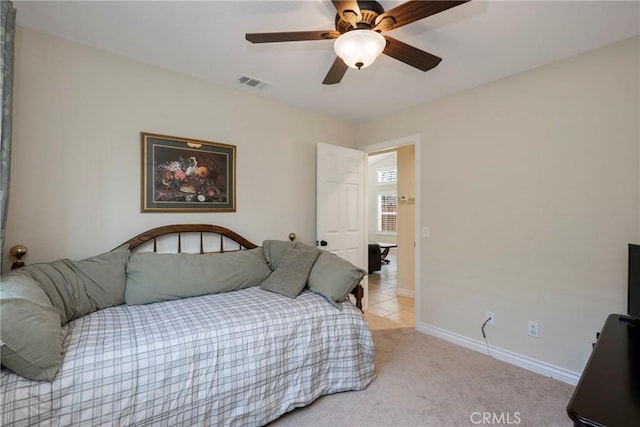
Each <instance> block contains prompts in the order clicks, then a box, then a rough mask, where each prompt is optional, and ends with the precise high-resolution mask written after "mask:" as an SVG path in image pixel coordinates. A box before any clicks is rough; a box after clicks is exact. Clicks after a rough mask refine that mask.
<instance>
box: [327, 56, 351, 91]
mask: <svg viewBox="0 0 640 427" xmlns="http://www.w3.org/2000/svg"><path fill="white" fill-rule="evenodd" d="M348 68H349V67H348V66H347V64H345V63H344V61H343V60H342V59H340V58H339V57H336V60H335V61H333V65H332V66H331V68H330V69H329V72H328V73H327V75H326V76H325V78H324V80H323V81H322V84H323V85H334V84H336V83H340V80H342V77H343V76H344V74H345V73H346V72H347V69H348Z"/></svg>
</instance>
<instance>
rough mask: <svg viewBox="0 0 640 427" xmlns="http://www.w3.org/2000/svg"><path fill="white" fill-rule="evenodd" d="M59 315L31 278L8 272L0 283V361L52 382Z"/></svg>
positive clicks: (56, 361)
mask: <svg viewBox="0 0 640 427" xmlns="http://www.w3.org/2000/svg"><path fill="white" fill-rule="evenodd" d="M63 339H64V335H63V333H62V327H61V325H60V315H59V313H58V311H57V310H56V309H55V308H54V307H53V305H52V304H51V300H50V299H49V297H48V296H47V294H46V293H45V292H44V291H43V290H42V288H40V286H38V284H37V283H36V282H35V281H34V280H33V279H31V278H29V277H27V276H25V275H21V274H16V273H9V274H5V275H3V277H2V282H1V283H0V340H2V342H3V344H4V345H3V346H2V348H0V360H1V361H2V365H3V366H4V367H6V368H7V369H10V370H12V371H13V372H15V373H16V374H18V375H22V376H23V377H26V378H30V379H33V380H47V381H53V378H54V377H55V376H56V373H57V372H58V370H59V369H60V366H61V365H62V340H63Z"/></svg>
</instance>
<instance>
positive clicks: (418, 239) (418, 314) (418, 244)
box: [358, 134, 422, 328]
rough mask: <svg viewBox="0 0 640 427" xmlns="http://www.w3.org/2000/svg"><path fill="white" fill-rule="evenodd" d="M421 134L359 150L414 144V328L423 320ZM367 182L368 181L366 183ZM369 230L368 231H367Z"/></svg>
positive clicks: (367, 224) (366, 213) (370, 150)
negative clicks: (420, 302)
mask: <svg viewBox="0 0 640 427" xmlns="http://www.w3.org/2000/svg"><path fill="white" fill-rule="evenodd" d="M420 144H421V141H420V134H414V135H408V136H405V137H402V138H397V139H391V140H387V141H382V142H378V143H375V144H371V145H363V146H361V147H358V150H361V151H364V152H365V153H367V155H368V154H369V153H373V152H376V151H383V150H388V149H390V148H397V147H402V146H406V145H413V146H414V159H413V161H414V176H413V178H414V180H415V184H414V185H415V192H416V204H415V223H414V230H413V235H414V236H413V238H414V241H415V259H414V272H415V283H414V290H415V299H414V306H415V307H414V310H415V324H414V328H415V327H417V325H418V324H420V322H421V321H422V309H421V307H422V304H419V303H418V302H419V301H421V294H422V290H421V286H420V284H421V275H420V270H421V269H420V259H421V256H420V253H421V248H422V236H421V234H420V223H421V221H422V216H421V213H420V211H421V209H420V207H421V205H422V200H421V199H420V196H421V194H422V193H421V192H420ZM365 167H366V168H368V164H367V162H365ZM365 184H366V183H365ZM365 191H367V192H368V191H369V190H368V188H366V185H365ZM365 230H369V212H368V209H367V203H365ZM367 232H368V231H367Z"/></svg>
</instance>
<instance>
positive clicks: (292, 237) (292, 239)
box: [289, 231, 298, 242]
mask: <svg viewBox="0 0 640 427" xmlns="http://www.w3.org/2000/svg"><path fill="white" fill-rule="evenodd" d="M296 237H298V236H296V233H294V232H293V231H292V232H291V233H289V240H291V241H292V242H293V241H294V240H296Z"/></svg>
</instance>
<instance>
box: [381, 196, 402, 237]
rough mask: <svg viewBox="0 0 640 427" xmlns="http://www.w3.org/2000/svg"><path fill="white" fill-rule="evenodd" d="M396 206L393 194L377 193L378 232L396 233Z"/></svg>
mask: <svg viewBox="0 0 640 427" xmlns="http://www.w3.org/2000/svg"><path fill="white" fill-rule="evenodd" d="M397 212H398V204H397V202H396V193H395V192H384V193H378V232H379V233H390V234H395V233H396V230H397V228H396V218H397Z"/></svg>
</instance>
